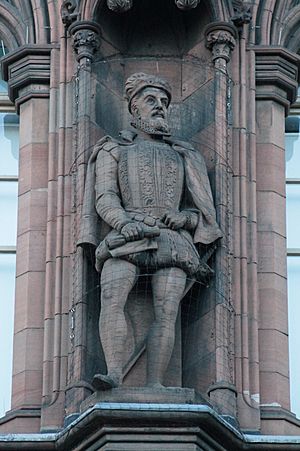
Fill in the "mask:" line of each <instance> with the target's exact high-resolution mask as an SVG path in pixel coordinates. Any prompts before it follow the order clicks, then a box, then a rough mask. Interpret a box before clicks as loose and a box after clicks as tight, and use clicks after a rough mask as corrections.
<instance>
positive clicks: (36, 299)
mask: <svg viewBox="0 0 300 451" xmlns="http://www.w3.org/2000/svg"><path fill="white" fill-rule="evenodd" d="M44 285H45V273H44V272H27V273H24V274H22V275H20V276H18V277H17V279H16V305H15V333H17V332H20V331H21V330H23V329H26V328H32V327H37V328H41V327H43V322H44V313H43V312H44V296H45V292H44Z"/></svg>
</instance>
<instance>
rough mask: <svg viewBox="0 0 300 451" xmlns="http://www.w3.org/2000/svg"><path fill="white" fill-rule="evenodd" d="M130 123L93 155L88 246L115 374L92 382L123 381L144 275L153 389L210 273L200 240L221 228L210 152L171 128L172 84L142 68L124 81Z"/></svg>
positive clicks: (105, 385)
mask: <svg viewBox="0 0 300 451" xmlns="http://www.w3.org/2000/svg"><path fill="white" fill-rule="evenodd" d="M125 93H126V98H127V101H128V108H129V112H130V114H131V115H132V123H131V124H132V127H133V129H132V131H129V132H128V131H125V132H121V133H120V138H119V139H114V138H112V137H110V136H105V137H104V138H102V139H101V140H100V141H99V142H98V143H97V144H96V146H95V148H94V151H93V153H92V155H91V157H90V160H89V165H88V173H87V181H86V188H85V193H86V194H85V199H84V204H83V219H82V234H81V238H80V244H83V243H91V244H93V245H94V246H95V247H96V252H95V258H96V269H97V271H98V272H100V273H101V313H100V319H99V331H100V339H101V344H102V347H103V351H104V355H105V359H106V366H107V374H101V373H100V374H96V375H95V376H94V379H93V386H94V387H95V389H96V390H107V389H111V388H114V387H119V386H121V385H122V379H123V370H122V368H123V367H124V363H125V362H124V361H123V359H124V351H125V349H124V347H125V342H126V336H127V323H126V319H125V314H124V308H125V305H126V302H127V299H128V296H129V294H130V292H131V290H132V289H133V287H134V286H135V284H136V281H137V278H138V276H139V275H140V274H143V273H147V274H148V275H150V277H151V286H152V300H153V309H154V321H153V323H152V325H151V327H150V329H149V331H148V333H147V336H146V344H145V345H146V348H147V381H146V385H147V386H148V387H154V388H161V387H162V386H163V379H164V375H165V372H166V369H167V367H168V364H169V361H170V358H171V354H172V351H173V346H174V338H175V323H176V317H177V314H178V310H179V305H180V301H181V300H182V298H183V296H184V295H185V294H186V292H187V290H188V287H190V286H191V284H189V285H188V283H187V281H188V280H189V281H190V280H196V279H197V277H198V278H201V277H203V274H204V273H205V268H203V263H202V262H201V258H200V256H199V252H198V248H197V247H198V245H199V244H205V245H208V244H210V243H213V242H214V241H216V240H217V239H218V238H220V237H221V236H222V233H221V231H220V229H219V227H218V224H217V222H216V212H215V208H214V204H213V197H212V193H211V187H210V183H209V179H208V176H207V169H206V165H205V162H204V159H203V157H202V156H201V154H200V153H199V151H197V150H195V149H194V148H193V146H192V145H190V144H189V143H188V142H185V141H180V140H178V139H175V138H173V137H172V136H171V135H170V131H169V125H168V107H169V104H170V101H171V87H170V85H169V83H168V82H167V81H165V80H163V79H162V78H160V77H158V76H155V75H148V74H144V73H136V74H133V75H132V76H130V77H129V78H128V80H127V81H126V85H125Z"/></svg>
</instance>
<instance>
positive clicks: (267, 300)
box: [258, 273, 288, 334]
mask: <svg viewBox="0 0 300 451" xmlns="http://www.w3.org/2000/svg"><path fill="white" fill-rule="evenodd" d="M258 286H259V299H260V313H259V322H260V327H261V328H263V329H276V330H278V331H280V332H282V333H284V334H287V333H288V320H287V282H286V278H284V277H282V276H279V275H277V274H274V273H273V274H272V273H270V274H258Z"/></svg>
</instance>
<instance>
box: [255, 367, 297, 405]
mask: <svg viewBox="0 0 300 451" xmlns="http://www.w3.org/2000/svg"><path fill="white" fill-rule="evenodd" d="M260 396H261V398H260V402H261V404H263V405H270V406H272V405H273V406H274V405H275V406H276V405H277V406H278V407H283V408H284V409H288V410H289V409H290V388H289V379H288V377H286V376H284V375H282V374H279V373H275V372H269V371H260Z"/></svg>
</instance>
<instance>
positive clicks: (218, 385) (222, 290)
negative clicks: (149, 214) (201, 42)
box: [205, 22, 236, 416]
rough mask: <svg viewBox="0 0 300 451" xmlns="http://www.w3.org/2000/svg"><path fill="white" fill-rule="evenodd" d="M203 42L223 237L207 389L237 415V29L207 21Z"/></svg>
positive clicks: (218, 402)
mask: <svg viewBox="0 0 300 451" xmlns="http://www.w3.org/2000/svg"><path fill="white" fill-rule="evenodd" d="M205 34H206V46H207V47H208V48H209V49H210V50H211V52H212V59H213V62H214V67H215V81H216V85H215V96H216V97H215V149H216V154H215V155H216V156H215V192H216V199H215V204H216V211H217V219H218V223H219V224H220V227H221V229H222V231H223V234H224V236H223V238H222V240H221V242H220V244H219V247H218V250H217V253H216V281H215V283H216V307H215V340H216V341H215V346H216V369H215V382H214V383H213V384H212V385H211V386H210V388H209V390H208V393H209V396H210V399H211V400H212V402H213V403H215V404H216V405H218V406H219V407H220V408H221V410H222V412H223V413H224V414H228V415H231V416H235V415H236V402H235V397H236V390H235V386H234V367H233V365H234V364H233V349H232V347H233V320H234V316H233V313H234V311H233V308H232V299H231V283H232V281H231V259H232V249H231V247H232V243H231V240H230V236H231V235H230V231H231V228H232V225H231V223H232V211H231V204H232V192H231V191H232V189H231V174H230V167H231V154H230V149H229V146H228V119H227V96H228V74H227V64H228V63H229V61H230V55H231V52H232V50H233V49H234V47H235V37H236V30H235V28H234V26H233V25H231V24H229V23H225V22H217V23H212V24H210V25H209V26H208V27H207V29H206V33H205Z"/></svg>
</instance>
